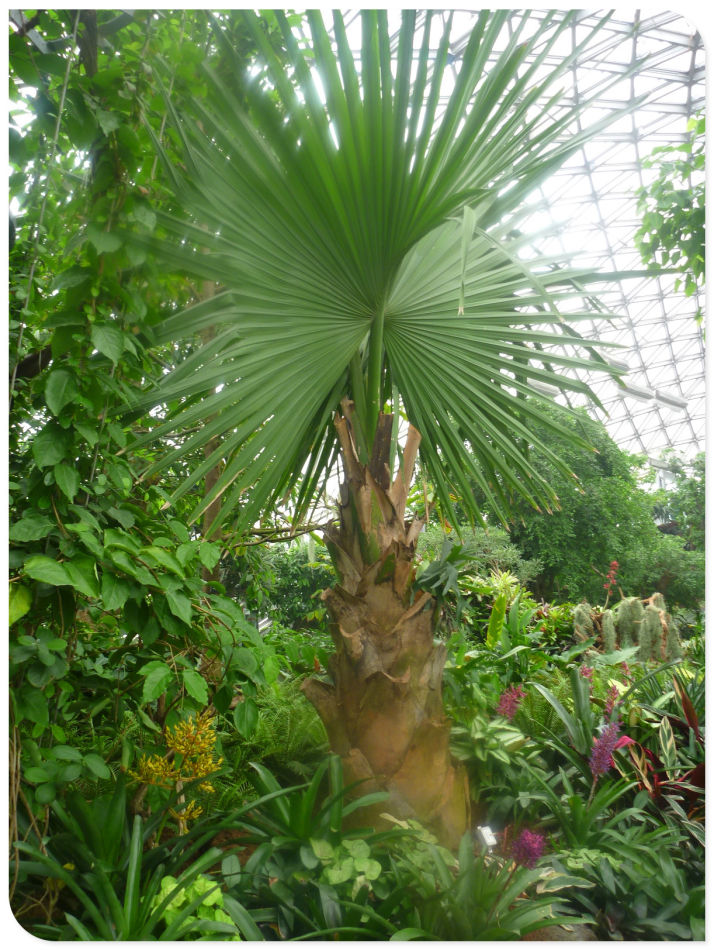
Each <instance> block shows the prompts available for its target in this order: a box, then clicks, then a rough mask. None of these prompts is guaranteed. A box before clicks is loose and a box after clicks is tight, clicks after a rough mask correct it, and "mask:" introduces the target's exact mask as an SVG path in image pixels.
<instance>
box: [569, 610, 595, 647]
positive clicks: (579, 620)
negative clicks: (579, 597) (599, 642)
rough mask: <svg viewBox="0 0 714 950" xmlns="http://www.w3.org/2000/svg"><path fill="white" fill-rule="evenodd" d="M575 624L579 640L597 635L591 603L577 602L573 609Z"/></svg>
mask: <svg viewBox="0 0 714 950" xmlns="http://www.w3.org/2000/svg"><path fill="white" fill-rule="evenodd" d="M573 625H574V627H575V636H576V637H577V638H578V640H589V639H590V637H594V636H595V627H594V625H593V612H592V607H591V606H590V604H588V603H586V602H585V601H583V603H582V604H576V605H575V607H574V609H573Z"/></svg>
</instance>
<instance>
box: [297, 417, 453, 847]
mask: <svg viewBox="0 0 714 950" xmlns="http://www.w3.org/2000/svg"><path fill="white" fill-rule="evenodd" d="M344 409H345V417H341V418H338V420H337V422H336V425H337V429H338V432H339V436H340V441H341V446H342V453H343V459H344V464H345V476H346V479H345V484H343V485H342V487H341V493H342V497H341V510H340V523H339V526H337V527H335V528H334V529H332V530H330V531H328V532H326V542H327V545H328V548H329V550H330V554H331V555H332V559H333V562H334V564H335V567H336V570H337V576H338V582H337V584H336V585H335V586H334V587H333V588H332V589H331V590H328V591H325V593H324V594H323V598H324V600H325V603H326V605H327V608H328V611H329V615H330V621H331V623H330V629H331V634H332V638H333V640H334V643H335V647H336V653H335V655H334V656H333V657H332V658H331V661H330V668H329V672H330V675H331V677H332V683H326V682H324V681H321V680H317V679H310V680H307V681H306V682H305V684H304V685H303V690H304V692H305V695H306V696H307V698H308V699H309V700H310V702H311V703H312V704H313V705H314V706H315V708H316V709H317V711H318V713H319V714H320V717H321V718H322V720H323V722H324V723H325V727H326V729H327V733H328V736H329V739H330V744H331V747H332V750H333V751H334V752H336V753H337V754H339V755H340V756H341V758H342V762H343V766H344V773H345V783H346V784H347V783H349V782H352V781H356V780H358V779H361V780H365V781H363V783H362V784H361V785H360V786H359V787H358V794H365V793H366V792H369V791H376V790H386V791H388V792H389V793H390V799H389V801H385V802H382V803H380V804H378V805H375V806H372V807H370V808H369V809H361V810H359V811H358V812H357V813H356V820H357V821H358V822H359V823H360V824H365V823H369V824H377V825H384V824H385V822H384V821H383V820H380V818H379V816H380V814H381V813H382V812H387V813H389V814H391V815H393V816H394V817H397V818H402V819H404V818H418V819H419V821H421V822H423V823H424V824H425V825H426V826H427V827H429V828H430V829H431V830H432V831H433V832H434V833H435V834H437V836H438V837H439V839H440V840H441V842H442V843H443V844H445V845H446V846H447V847H455V846H456V845H457V844H458V841H459V839H460V838H461V836H462V834H463V833H464V831H465V830H466V829H467V828H468V826H469V794H468V783H467V779H466V773H465V771H464V770H463V768H462V767H461V766H458V765H456V764H455V763H454V762H453V761H452V759H451V756H450V753H449V731H450V726H449V722H448V720H447V719H446V717H445V716H444V711H443V704H442V696H441V679H442V671H443V668H444V662H445V660H446V648H445V647H444V645H443V644H438V645H435V644H434V619H435V618H434V603H433V600H432V598H431V596H430V595H429V594H427V593H425V592H424V591H413V581H414V567H413V560H414V553H415V549H416V541H417V537H418V535H419V531H420V529H421V523H419V522H408V521H407V522H405V521H404V512H405V507H406V496H407V490H408V487H409V483H410V481H411V475H412V472H413V467H414V461H415V458H416V451H417V447H418V444H419V438H420V437H419V433H418V432H417V431H416V429H414V428H410V431H409V436H408V439H407V443H406V446H405V449H404V455H403V466H402V469H401V470H400V472H399V473H398V474H397V477H396V478H395V480H394V482H393V483H390V475H389V471H390V469H389V464H388V461H389V442H390V434H391V428H392V417H391V416H381V417H380V420H379V427H378V431H377V436H376V439H375V445H374V449H373V451H372V459H371V461H370V463H369V464H368V465H363V464H362V463H360V462H359V460H358V458H357V453H356V451H355V447H354V444H353V440H352V436H351V426H350V422H349V414H350V409H351V406H350V405H349V404H347V405H345V406H344ZM412 593H414V595H415V596H414V598H413V602H412Z"/></svg>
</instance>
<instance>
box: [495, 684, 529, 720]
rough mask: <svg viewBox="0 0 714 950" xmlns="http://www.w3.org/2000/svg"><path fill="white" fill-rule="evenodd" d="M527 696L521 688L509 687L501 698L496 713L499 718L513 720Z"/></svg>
mask: <svg viewBox="0 0 714 950" xmlns="http://www.w3.org/2000/svg"><path fill="white" fill-rule="evenodd" d="M525 695H526V694H525V690H523V689H521V687H520V686H509V687H508V689H507V690H504V692H502V693H501V696H500V697H499V700H498V706H497V707H496V713H497V714H498V715H499V716H505V717H506V718H507V719H513V717H514V716H515V715H516V712H517V711H518V707H519V706H520V705H521V700H522V699H523V697H524V696H525Z"/></svg>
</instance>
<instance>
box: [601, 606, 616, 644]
mask: <svg viewBox="0 0 714 950" xmlns="http://www.w3.org/2000/svg"><path fill="white" fill-rule="evenodd" d="M600 622H601V624H602V648H603V650H604V652H605V653H613V652H614V651H615V650H616V649H617V631H616V630H615V618H614V617H613V615H612V611H611V610H604V611H603V614H602V619H601V621H600Z"/></svg>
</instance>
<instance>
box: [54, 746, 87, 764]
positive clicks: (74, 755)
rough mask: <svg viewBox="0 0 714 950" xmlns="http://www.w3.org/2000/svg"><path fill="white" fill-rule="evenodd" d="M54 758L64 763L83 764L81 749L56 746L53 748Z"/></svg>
mask: <svg viewBox="0 0 714 950" xmlns="http://www.w3.org/2000/svg"><path fill="white" fill-rule="evenodd" d="M51 751H52V756H53V758H55V759H61V760H62V761H63V762H81V761H82V753H81V752H80V751H79V749H76V748H75V747H74V746H69V745H56V746H53V747H52V750H51Z"/></svg>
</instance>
